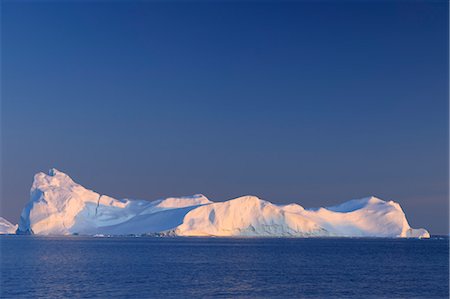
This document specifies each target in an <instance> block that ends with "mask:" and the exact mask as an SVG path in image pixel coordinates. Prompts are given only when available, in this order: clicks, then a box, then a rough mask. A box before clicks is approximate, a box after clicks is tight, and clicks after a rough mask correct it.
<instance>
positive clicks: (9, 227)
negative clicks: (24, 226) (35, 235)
mask: <svg viewBox="0 0 450 299" xmlns="http://www.w3.org/2000/svg"><path fill="white" fill-rule="evenodd" d="M16 230H17V224H15V225H14V224H12V223H11V222H9V221H8V220H6V219H5V218H3V217H0V235H5V234H15V233H16Z"/></svg>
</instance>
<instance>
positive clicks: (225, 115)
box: [1, 1, 448, 233]
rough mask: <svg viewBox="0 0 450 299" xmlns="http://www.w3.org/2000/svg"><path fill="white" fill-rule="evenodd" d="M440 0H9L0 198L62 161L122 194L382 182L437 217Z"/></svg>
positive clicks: (15, 194)
mask: <svg viewBox="0 0 450 299" xmlns="http://www.w3.org/2000/svg"><path fill="white" fill-rule="evenodd" d="M447 14H448V4H447V3H446V1H433V2H426V1H418V2H407V1H399V2H395V1H392V2H385V1H383V2H379V1H374V2H368V1H362V2H356V1H348V2H342V3H338V2H323V1H321V2H320V3H317V2H314V1H311V2H292V1H291V2H285V3H275V2H264V3H263V2H216V3H213V2H206V1H203V2H170V3H163V2H142V1H141V2H134V3H130V2H128V3H126V2H120V1H116V2H107V1H103V2H88V1H79V2H63V3H57V2H54V1H43V2H40V3H32V2H31V1H25V2H23V1H20V2H18V1H2V15H1V16H2V24H1V25H2V29H1V30H2V32H1V33H2V47H1V50H2V82H1V83H2V123H1V124H2V167H1V170H2V183H3V188H2V194H1V201H2V211H1V214H2V215H3V216H5V217H6V218H8V219H10V220H11V221H18V218H19V214H20V211H21V209H22V207H23V205H24V204H25V203H26V202H27V200H28V196H29V189H30V186H31V182H32V178H33V175H34V173H36V172H38V171H47V169H49V168H51V167H56V168H58V169H60V170H62V171H65V172H67V173H68V174H70V175H71V176H72V177H73V178H74V179H75V180H76V181H77V182H79V183H81V184H83V185H84V186H86V187H88V188H92V189H94V190H96V191H98V192H100V193H104V194H108V195H111V196H115V197H129V198H145V199H152V200H153V199H157V198H160V197H165V196H178V195H188V194H194V193H203V194H205V195H206V196H208V197H209V198H210V199H212V200H216V201H221V200H226V199H230V198H233V197H237V196H240V195H245V194H254V195H257V196H259V197H261V198H263V199H267V200H270V201H272V202H275V203H288V202H298V203H300V204H302V205H303V206H305V207H318V206H324V205H333V204H336V203H339V202H341V201H344V200H348V199H352V198H360V197H364V196H368V195H376V196H379V197H381V198H383V199H386V200H388V199H392V200H396V201H398V202H399V203H400V204H401V205H402V207H403V209H404V210H405V212H406V214H407V216H408V219H409V221H410V224H411V226H413V227H425V228H428V229H430V231H431V233H447V232H448V199H447V187H448V173H447V168H448V58H447V55H448V17H447Z"/></svg>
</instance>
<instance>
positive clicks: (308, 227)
mask: <svg viewBox="0 0 450 299" xmlns="http://www.w3.org/2000/svg"><path fill="white" fill-rule="evenodd" d="M8 223H9V222H8ZM18 231H19V232H21V233H33V234H42V235H68V234H81V235H128V234H152V233H162V234H169V235H179V236H217V237H238V236H241V237H284V236H286V237H330V236H335V237H408V238H428V237H429V236H430V235H429V233H428V232H427V231H426V230H425V229H412V228H411V227H410V226H409V224H408V221H407V220H406V216H405V214H404V213H403V211H402V209H401V207H400V205H399V204H398V203H396V202H393V201H389V202H386V201H383V200H381V199H379V198H376V197H367V198H363V199H356V200H350V201H348V202H345V203H343V204H341V205H338V206H334V207H328V208H319V209H304V208H303V207H302V206H300V205H298V204H290V205H276V204H272V203H270V202H268V201H265V200H261V199H259V198H257V197H255V196H243V197H239V198H236V199H232V200H228V201H225V202H212V201H210V200H208V199H207V198H206V197H205V196H203V195H200V194H197V195H193V196H189V197H170V198H166V199H162V200H156V201H146V200H131V199H114V198H112V197H109V196H106V195H101V194H98V193H96V192H94V191H91V190H88V189H86V188H84V187H82V186H81V185H79V184H77V183H75V182H74V181H73V180H72V179H71V178H70V177H69V176H68V175H66V174H65V173H63V172H61V171H58V170H56V169H51V170H50V171H49V173H48V174H45V173H38V174H36V175H35V177H34V182H33V185H32V188H31V192H30V201H29V202H28V203H27V205H26V206H25V208H24V209H23V211H22V214H21V218H20V222H19V229H18Z"/></svg>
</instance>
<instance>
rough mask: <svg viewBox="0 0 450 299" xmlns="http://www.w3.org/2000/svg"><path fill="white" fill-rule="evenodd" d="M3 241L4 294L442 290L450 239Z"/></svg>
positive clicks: (410, 294) (361, 294)
mask: <svg viewBox="0 0 450 299" xmlns="http://www.w3.org/2000/svg"><path fill="white" fill-rule="evenodd" d="M0 242H1V243H0V244H1V253H2V255H1V274H2V276H1V297H2V298H16V297H19V298H62V297H64V298H67V297H83V298H149V297H152V298H155V297H156V298H161V297H164V298H166V297H177V298H179V297H184V298H192V297H213V296H214V297H224V298H230V297H258V298H260V297H271V298H273V297H278V298H292V297H295V298H380V297H385V298H447V297H448V288H449V282H448V279H449V276H448V264H449V260H448V253H449V251H448V245H449V243H448V238H432V239H429V240H414V239H342V238H336V239H334V238H332V239H224V238H150V237H147V238H131V237H130V238H92V237H89V238H88V237H79V236H74V237H34V236H1V237H0Z"/></svg>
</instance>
